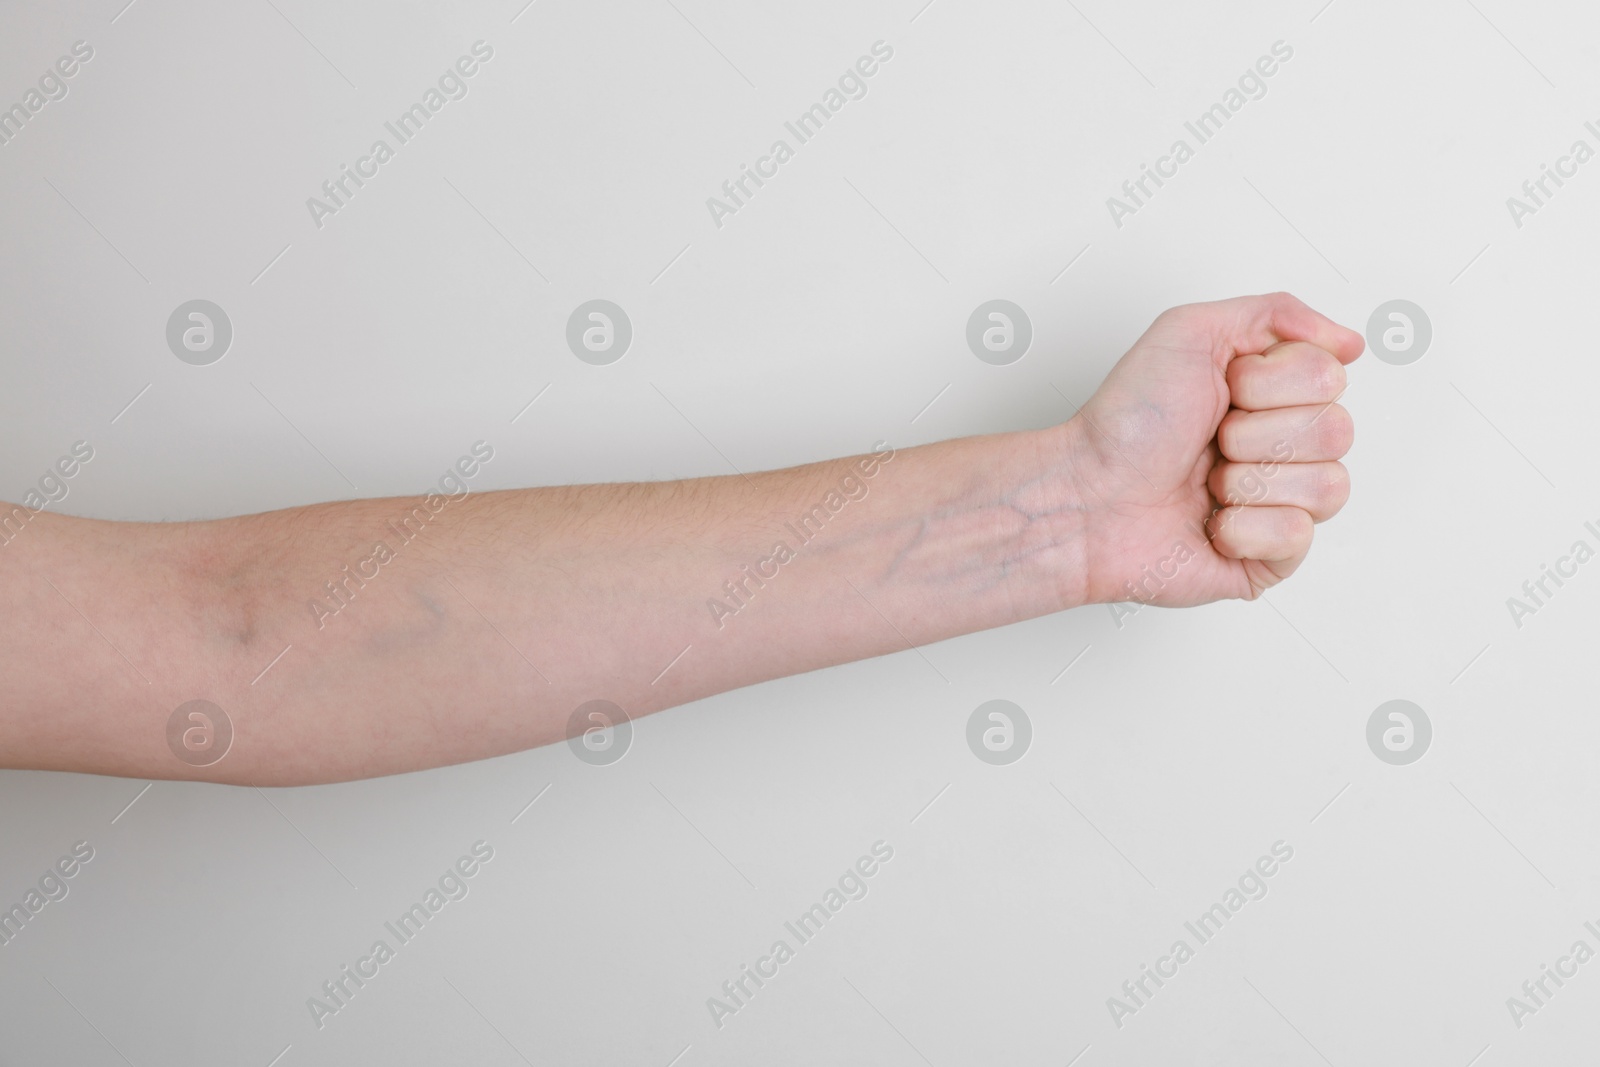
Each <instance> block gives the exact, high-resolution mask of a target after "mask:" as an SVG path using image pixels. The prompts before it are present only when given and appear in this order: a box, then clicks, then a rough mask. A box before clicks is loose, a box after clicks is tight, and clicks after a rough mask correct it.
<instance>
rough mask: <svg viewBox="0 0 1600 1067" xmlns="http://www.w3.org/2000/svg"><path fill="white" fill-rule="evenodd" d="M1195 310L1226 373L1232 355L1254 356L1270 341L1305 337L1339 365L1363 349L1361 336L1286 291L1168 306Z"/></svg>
mask: <svg viewBox="0 0 1600 1067" xmlns="http://www.w3.org/2000/svg"><path fill="white" fill-rule="evenodd" d="M1173 310H1174V311H1176V312H1179V313H1199V314H1200V316H1201V318H1200V321H1199V322H1197V323H1195V324H1194V325H1196V326H1199V327H1200V328H1201V329H1203V330H1205V331H1207V332H1208V334H1209V338H1210V341H1211V352H1212V357H1213V358H1214V359H1215V360H1216V364H1217V367H1218V369H1219V370H1223V371H1226V370H1227V365H1228V362H1229V361H1230V360H1232V359H1233V358H1234V357H1235V356H1245V355H1259V354H1261V353H1263V352H1266V351H1267V350H1268V349H1270V348H1272V347H1273V346H1274V345H1280V344H1284V343H1286V342H1289V341H1305V342H1308V343H1310V344H1313V345H1316V346H1317V347H1318V348H1320V349H1322V350H1323V351H1325V352H1329V353H1331V354H1332V355H1333V356H1334V358H1336V359H1338V361H1339V362H1340V363H1353V362H1355V360H1356V358H1357V357H1358V356H1360V355H1361V353H1362V352H1363V351H1364V350H1365V349H1366V347H1367V342H1366V339H1365V338H1364V337H1362V336H1361V334H1359V333H1357V332H1356V331H1354V330H1352V329H1349V328H1347V327H1344V326H1340V325H1339V324H1338V323H1337V322H1334V321H1333V320H1332V319H1330V318H1328V317H1327V316H1326V315H1323V314H1320V313H1319V312H1316V311H1313V310H1312V309H1311V308H1309V307H1307V306H1306V305H1305V304H1304V303H1303V302H1301V301H1300V300H1298V299H1296V298H1295V297H1293V296H1291V295H1290V294H1288V293H1267V294H1265V295H1262V296H1240V297H1234V298H1233V299H1231V300H1215V301H1211V302H1210V303H1204V304H1188V305H1185V306H1183V307H1181V308H1175V309H1173Z"/></svg>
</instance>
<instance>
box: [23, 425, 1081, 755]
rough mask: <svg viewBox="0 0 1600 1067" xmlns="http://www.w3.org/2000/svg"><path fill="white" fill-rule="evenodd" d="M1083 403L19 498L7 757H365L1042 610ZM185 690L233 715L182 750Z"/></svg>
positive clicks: (1066, 586)
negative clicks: (923, 431) (387, 478)
mask: <svg viewBox="0 0 1600 1067" xmlns="http://www.w3.org/2000/svg"><path fill="white" fill-rule="evenodd" d="M1077 432H1078V431H1077V430H1076V428H1075V426H1074V424H1068V425H1067V426H1064V427H1057V428H1053V429H1051V430H1046V431H1038V432H1025V433H1012V434H997V435H990V436H984V437H972V438H963V439H959V440H954V441H945V442H940V443H937V444H933V445H926V446H921V447H917V448H910V449H902V450H896V451H892V452H891V451H890V450H889V449H887V448H881V449H880V450H879V452H878V453H877V454H876V456H874V455H864V456H860V457H852V458H848V459H840V460H830V461H826V462H822V463H817V464H811V465H807V466H803V467H796V468H790V469H786V470H780V471H769V472H762V473H758V474H751V475H749V476H743V475H730V476H726V477H716V478H700V479H690V480H684V481H676V482H660V483H641V484H624V485H592V486H566V487H552V488H543V489H531V490H516V491H506V492H494V493H474V494H471V495H468V496H466V497H464V498H461V499H458V500H453V501H449V502H447V503H444V504H443V505H442V506H438V510H437V511H432V510H429V509H427V508H426V507H424V509H423V511H422V512H421V513H414V512H413V509H414V508H415V507H417V506H418V505H419V503H420V501H419V499H418V498H388V499H379V500H365V501H350V502H342V503H337V504H323V505H315V506H311V507H306V508H296V509H290V510H287V511H281V512H272V513H268V514H263V515H253V516H246V517H241V518H236V519H226V520H220V521H216V522H206V523H179V524H135V523H102V522H90V521H85V520H78V519H65V518H59V517H52V516H49V515H41V516H38V517H37V519H36V520H35V521H34V522H33V523H32V524H30V526H29V528H28V529H26V530H25V531H24V532H23V534H21V535H19V536H18V537H16V538H15V539H14V540H12V541H11V542H10V543H8V544H6V545H5V546H3V547H0V588H3V589H4V590H5V592H4V594H3V595H4V596H5V597H6V599H7V600H8V601H9V603H8V605H7V606H8V609H9V610H8V611H7V612H6V614H5V621H4V622H3V623H0V625H3V627H4V631H3V632H4V633H5V643H4V652H3V653H0V656H3V658H4V660H5V661H6V662H5V666H6V675H7V677H8V678H11V679H13V681H12V682H11V683H10V684H9V685H8V688H7V693H6V697H5V700H6V705H7V706H6V707H5V709H4V713H3V714H0V752H3V753H4V755H3V757H0V758H3V759H4V761H5V763H6V764H7V765H10V766H32V767H51V768H60V769H70V770H81V771H90V772H96V773H109V774H123V775H129V776H136V777H201V778H208V779H211V780H217V781H235V782H254V783H262V784H266V783H273V784H291V783H299V782H311V781H336V780H341V779H346V778H354V777H365V776H371V775H377V774H386V773H393V772H397V771H405V770H412V769H417V768H421V767H426V766H433V765H438V764H444V763H455V762H460V761H464V760H469V759H476V758H482V757H486V756H491V755H496V754H500V753H505V752H511V751H516V750H519V749H523V748H527V747H530V746H533V745H539V744H545V743H549V742H552V741H556V740H560V739H561V738H563V737H565V736H566V735H567V730H568V719H569V716H570V715H571V714H572V712H573V710H574V709H575V708H577V707H578V706H579V705H581V704H583V703H585V702H586V701H589V700H592V699H596V698H601V699H606V700H610V701H613V702H615V703H616V704H617V705H619V706H620V707H621V708H622V709H623V710H624V711H625V712H626V713H627V714H628V715H630V716H633V717H637V716H639V715H642V714H645V713H648V712H652V711H657V710H660V709H662V708H666V707H671V706H673V705H676V704H681V703H684V702H686V701H690V700H694V699H696V698H699V697H703V696H707V695H709V694H712V693H717V692H722V691H725V690H728V689H733V688H737V687H739V686H744V685H749V684H752V683H755V682H758V681H762V680H764V679H769V678H775V677H781V676H784V675H788V674H793V673H797V672H800V671H806V670H812V669H816V668H819V667H823V666H827V665H831V664H836V663H843V662H848V661H851V660H856V659H861V658H865V657H868V656H874V655H880V654H883V653H887V652H892V651H897V650H901V649H905V648H907V647H909V646H910V645H920V644H923V643H926V642H929V641H934V640H939V639H942V638H946V637H951V636H954V635H957V634H962V633H967V632H971V631H974V630H979V629H985V628H988V627H992V626H998V625H1002V624H1005V623H1009V622H1014V621H1017V620H1019V619H1024V618H1030V617H1033V616H1037V615H1041V614H1045V613H1048V612H1051V611H1057V610H1061V609H1063V608H1066V607H1070V606H1072V605H1074V604H1075V603H1079V602H1081V601H1082V599H1083V589H1084V588H1085V574H1084V571H1085V567H1086V566H1087V561H1088V559H1089V555H1090V550H1089V547H1088V544H1087V529H1088V524H1087V520H1086V517H1085V516H1086V513H1085V512H1084V510H1083V509H1082V508H1081V507H1080V506H1079V499H1078V494H1077V493H1076V492H1075V491H1074V490H1073V489H1072V488H1071V487H1072V484H1073V482H1072V471H1071V466H1072V462H1073V454H1074V450H1075V448H1076V444H1075V442H1076V440H1077V436H1076V435H1077ZM435 504H436V506H437V505H438V500H437V499H436V500H435ZM380 546H381V547H380ZM286 649H287V651H285V650H286ZM269 664H270V665H271V666H270V668H269ZM52 665H54V666H53V667H52ZM196 698H202V699H207V700H210V701H213V702H214V703H216V704H217V705H219V706H220V707H222V708H223V709H224V710H225V711H226V712H227V714H228V716H229V718H230V719H231V721H232V724H233V729H234V731H235V739H234V742H233V745H232V748H231V750H230V751H229V754H228V755H227V757H226V758H225V759H223V760H221V761H220V762H219V763H217V764H216V765H214V766H211V767H209V768H206V769H203V770H195V769H193V768H191V767H189V766H188V765H187V764H185V763H183V762H181V761H179V760H178V759H177V758H176V757H174V755H173V754H172V752H171V751H169V749H168V746H167V735H166V723H167V719H168V716H169V715H170V714H171V713H172V709H174V708H176V707H177V706H178V705H180V704H182V703H184V702H185V701H188V700H191V699H196Z"/></svg>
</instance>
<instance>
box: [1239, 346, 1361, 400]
mask: <svg viewBox="0 0 1600 1067" xmlns="http://www.w3.org/2000/svg"><path fill="white" fill-rule="evenodd" d="M1344 387H1345V373H1344V364H1343V363H1340V362H1339V360H1338V357H1336V356H1334V354H1333V353H1331V352H1329V351H1327V350H1326V349H1322V348H1318V347H1317V346H1316V345H1313V344H1309V343H1307V342H1305V341H1289V342H1287V343H1285V344H1281V345H1275V346H1273V347H1272V348H1270V349H1268V350H1267V351H1266V352H1264V353H1262V354H1261V355H1259V356H1239V357H1237V358H1236V359H1234V360H1233V362H1231V363H1229V364H1228V393H1229V394H1230V395H1231V397H1232V399H1233V406H1234V407H1236V408H1244V409H1245V410H1246V411H1264V410H1266V409H1268V408H1286V407H1292V406H1295V405H1298V404H1319V405H1320V404H1331V403H1333V402H1334V401H1335V400H1337V399H1339V396H1340V394H1341V393H1343V392H1344Z"/></svg>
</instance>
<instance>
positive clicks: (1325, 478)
mask: <svg viewBox="0 0 1600 1067" xmlns="http://www.w3.org/2000/svg"><path fill="white" fill-rule="evenodd" d="M1349 499H1350V472H1349V471H1348V470H1347V469H1345V465H1344V464H1343V463H1328V464H1326V465H1325V466H1324V467H1323V468H1322V470H1321V471H1320V472H1319V473H1318V478H1317V502H1318V503H1319V504H1320V505H1321V506H1322V509H1323V511H1325V512H1327V513H1328V514H1332V513H1333V512H1335V511H1338V510H1339V509H1340V508H1342V507H1344V504H1345V501H1347V500H1349Z"/></svg>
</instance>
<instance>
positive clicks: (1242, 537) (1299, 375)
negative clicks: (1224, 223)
mask: <svg viewBox="0 0 1600 1067" xmlns="http://www.w3.org/2000/svg"><path fill="white" fill-rule="evenodd" d="M1364 347H1365V342H1364V341H1363V339H1362V337H1361V335H1360V334H1359V333H1357V332H1355V331H1354V330H1349V329H1346V328H1345V327H1343V326H1340V325H1338V324H1337V323H1335V322H1333V321H1331V320H1329V319H1328V318H1326V317H1324V316H1322V315H1319V314H1318V313H1317V312H1315V311H1312V310H1311V309H1310V308H1308V307H1307V306H1306V305H1305V304H1303V303H1301V302H1300V301H1299V300H1296V299H1295V298H1294V297H1292V296H1290V295H1288V294H1287V293H1274V294H1272V295H1270V296H1249V297H1239V298H1237V299H1233V300H1219V301H1215V302H1213V303H1206V304H1187V305H1184V306H1182V307H1176V308H1173V309H1171V310H1169V311H1166V312H1164V313H1163V314H1161V315H1160V316H1159V317H1158V318H1157V319H1156V320H1155V322H1154V323H1152V324H1151V326H1150V328H1149V329H1148V330H1146V331H1145V333H1144V336H1142V337H1140V338H1139V340H1138V341H1137V342H1136V343H1135V344H1134V346H1133V348H1132V349H1130V350H1129V351H1128V353H1127V354H1126V355H1125V356H1123V357H1122V359H1121V360H1119V361H1118V362H1117V365H1116V366H1115V367H1114V368H1113V369H1112V371H1111V373H1110V374H1109V375H1108V376H1107V377H1106V380H1105V381H1104V382H1103V383H1102V384H1101V386H1100V388H1099V390H1097V391H1096V392H1095V394H1094V396H1093V397H1092V398H1091V399H1090V400H1089V401H1088V403H1086V404H1085V405H1084V406H1083V409H1082V410H1081V411H1080V412H1079V413H1078V414H1077V415H1076V416H1075V417H1074V418H1073V419H1072V421H1071V422H1070V423H1069V424H1068V425H1067V429H1069V431H1070V432H1071V433H1072V434H1073V436H1074V437H1075V442H1076V451H1077V453H1078V455H1079V457H1080V458H1079V460H1078V462H1076V463H1075V464H1074V468H1075V472H1074V477H1075V480H1076V482H1077V486H1078V490H1079V493H1080V496H1081V501H1082V504H1083V505H1084V507H1085V509H1086V515H1087V519H1086V521H1087V522H1088V523H1089V525H1090V528H1089V530H1088V531H1087V537H1086V538H1085V543H1086V544H1088V545H1089V546H1090V547H1091V552H1092V556H1091V558H1089V559H1087V560H1086V561H1085V564H1086V566H1085V572H1086V579H1087V582H1086V590H1085V592H1086V594H1087V596H1086V599H1088V600H1089V601H1091V602H1098V603H1114V602H1118V601H1134V600H1137V601H1141V602H1144V603H1153V604H1161V605H1168V606H1175V607H1177V606H1185V605H1192V604H1202V603H1206V602H1208V601H1212V600H1219V599H1223V598H1229V597H1236V598H1244V599H1254V598H1255V597H1257V596H1258V595H1260V593H1261V592H1262V590H1264V589H1268V588H1270V587H1271V586H1273V585H1276V584H1277V583H1278V582H1280V581H1282V580H1283V579H1285V578H1287V577H1288V576H1289V575H1290V574H1292V573H1294V570H1295V568H1296V567H1298V566H1299V565H1300V563H1301V561H1302V560H1304V559H1305V556H1306V553H1307V551H1309V549H1310V547H1311V536H1312V528H1313V525H1314V524H1315V523H1318V522H1322V521H1323V520H1325V519H1327V518H1330V517H1331V516H1333V515H1334V514H1335V513H1337V512H1338V511H1339V509H1340V508H1341V507H1343V506H1344V503H1345V500H1346V498H1347V497H1348V496H1349V492H1350V479H1349V475H1348V474H1347V472H1346V471H1345V468H1344V465H1343V464H1342V463H1340V462H1339V459H1340V458H1341V457H1342V456H1343V455H1344V454H1345V453H1346V452H1347V451H1348V450H1349V449H1350V445H1351V441H1352V439H1353V435H1354V427H1353V425H1352V423H1351V419H1350V415H1349V413H1348V412H1347V411H1345V409H1344V408H1343V407H1341V406H1340V405H1339V404H1338V403H1336V401H1337V400H1338V398H1339V396H1340V395H1341V394H1342V393H1343V392H1344V388H1345V365H1346V364H1348V363H1351V362H1352V361H1354V360H1355V359H1356V357H1358V356H1360V355H1361V352H1362V350H1363V348H1364ZM1084 456H1088V457H1092V460H1091V461H1090V462H1087V463H1086V462H1083V458H1082V457H1084Z"/></svg>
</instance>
